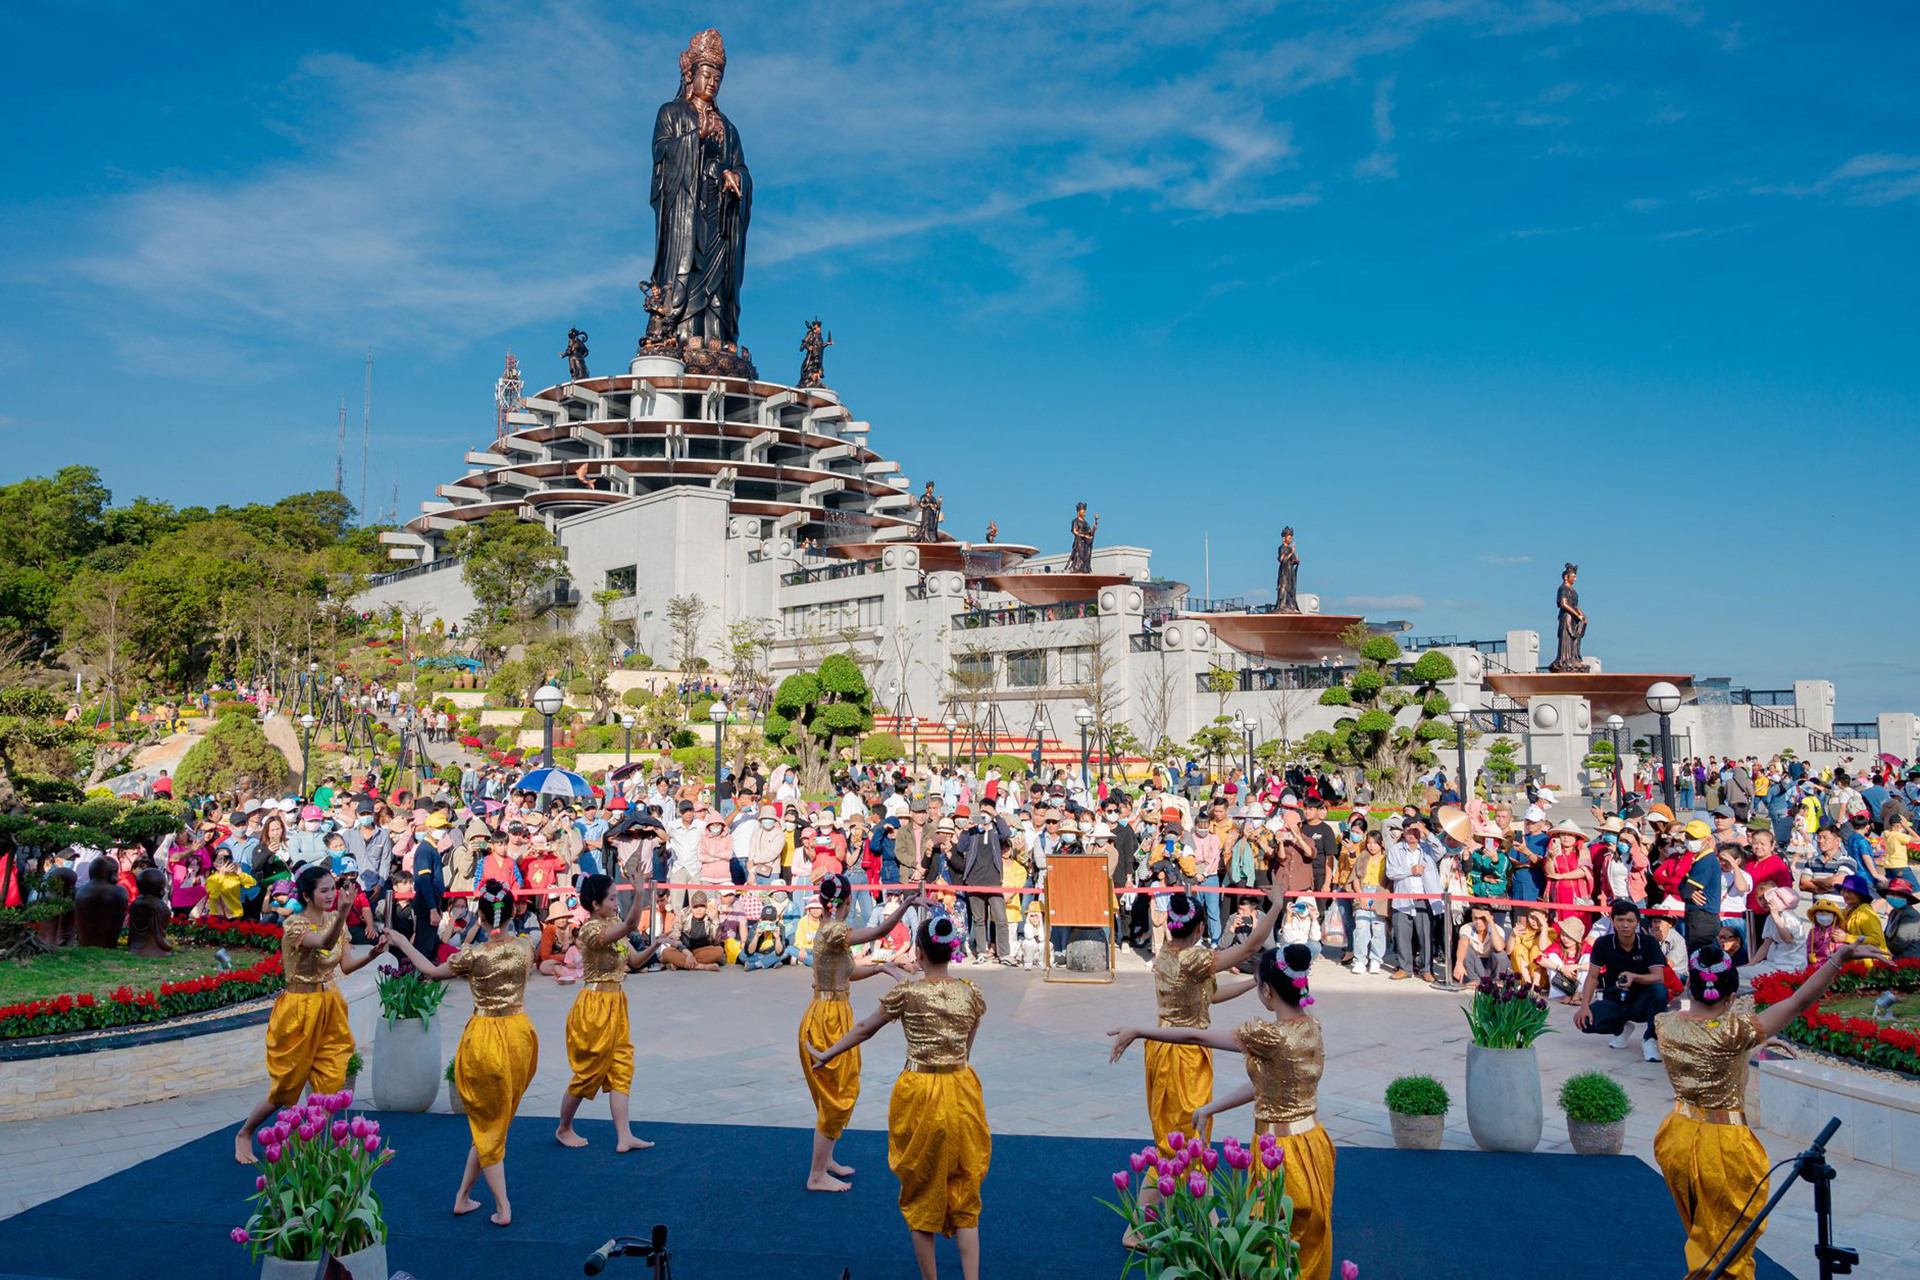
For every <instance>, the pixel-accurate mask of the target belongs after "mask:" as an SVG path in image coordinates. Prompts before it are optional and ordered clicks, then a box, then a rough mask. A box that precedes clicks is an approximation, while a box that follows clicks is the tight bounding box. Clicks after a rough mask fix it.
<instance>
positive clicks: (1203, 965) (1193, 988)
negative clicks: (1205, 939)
mask: <svg viewBox="0 0 1920 1280" xmlns="http://www.w3.org/2000/svg"><path fill="white" fill-rule="evenodd" d="M1213 988H1214V981H1213V948H1212V947H1202V946H1198V945H1196V946H1191V947H1183V948H1181V949H1180V950H1178V951H1175V950H1174V949H1173V948H1172V947H1162V948H1161V949H1160V954H1159V955H1157V956H1155V957H1154V958H1153V998H1154V1002H1155V1003H1156V1004H1157V1005H1158V1006H1159V1008H1160V1025H1161V1026H1163V1027H1198V1028H1200V1029H1201V1030H1205V1029H1206V1028H1207V1027H1210V1026H1212V1025H1213Z"/></svg>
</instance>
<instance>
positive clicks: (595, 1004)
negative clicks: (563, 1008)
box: [567, 987, 633, 1098]
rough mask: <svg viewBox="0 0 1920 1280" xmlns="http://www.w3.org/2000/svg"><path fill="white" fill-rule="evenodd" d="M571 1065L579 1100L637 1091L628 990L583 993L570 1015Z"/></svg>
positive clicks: (572, 1089)
mask: <svg viewBox="0 0 1920 1280" xmlns="http://www.w3.org/2000/svg"><path fill="white" fill-rule="evenodd" d="M567 1065H568V1066H570V1067H572V1068H573V1079H572V1080H571V1081H570V1082H568V1084H567V1092H568V1093H570V1094H572V1095H573V1096H574V1097H576V1098H597V1097H599V1096H600V1091H601V1090H603V1089H604V1090H606V1091H607V1092H608V1093H632V1092H633V1033H632V1032H631V1031H630V1030H629V1029H628V1027H627V993H626V992H625V991H595V990H594V989H593V988H591V987H589V988H587V989H586V990H585V991H582V992H581V993H580V995H579V997H578V998H576V999H575V1000H574V1002H573V1008H572V1009H571V1010H570V1011H569V1012H568V1013H567Z"/></svg>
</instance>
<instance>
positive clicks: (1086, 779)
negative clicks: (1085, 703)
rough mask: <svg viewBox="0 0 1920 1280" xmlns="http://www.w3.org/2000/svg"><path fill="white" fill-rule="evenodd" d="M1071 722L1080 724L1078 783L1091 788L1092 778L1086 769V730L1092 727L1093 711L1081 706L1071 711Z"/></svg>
mask: <svg viewBox="0 0 1920 1280" xmlns="http://www.w3.org/2000/svg"><path fill="white" fill-rule="evenodd" d="M1073 722H1074V723H1075V724H1077V725H1079V726H1080V785H1081V786H1082V787H1088V788H1091V787H1092V786H1093V779H1092V777H1091V776H1090V775H1089V773H1088V771H1087V730H1089V729H1091V728H1092V727H1093V711H1092V709H1091V708H1088V707H1081V708H1080V709H1079V710H1078V711H1076V712H1074V713H1073Z"/></svg>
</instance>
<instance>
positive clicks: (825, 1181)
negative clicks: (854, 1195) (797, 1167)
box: [807, 1173, 853, 1191]
mask: <svg viewBox="0 0 1920 1280" xmlns="http://www.w3.org/2000/svg"><path fill="white" fill-rule="evenodd" d="M852 1189H853V1184H852V1183H851V1182H842V1181H840V1179H838V1178H836V1177H834V1176H833V1175H832V1174H830V1173H823V1174H821V1175H820V1176H819V1177H817V1178H808V1179H807V1190H809V1191H851V1190H852Z"/></svg>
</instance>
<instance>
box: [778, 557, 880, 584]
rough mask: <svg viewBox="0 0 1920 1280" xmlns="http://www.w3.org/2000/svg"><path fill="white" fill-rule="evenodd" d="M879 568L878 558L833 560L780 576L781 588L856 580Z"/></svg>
mask: <svg viewBox="0 0 1920 1280" xmlns="http://www.w3.org/2000/svg"><path fill="white" fill-rule="evenodd" d="M879 568H880V561H879V559H878V558H875V559H872V560H835V561H834V562H833V563H831V564H823V565H819V566H816V567H815V568H812V569H795V570H794V571H793V572H792V573H783V574H781V575H780V585H781V586H783V587H801V586H805V585H806V584H807V583H809V582H832V581H833V580H834V579H836V578H857V577H859V576H860V575H861V574H865V573H874V572H877V571H878V570H879Z"/></svg>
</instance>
